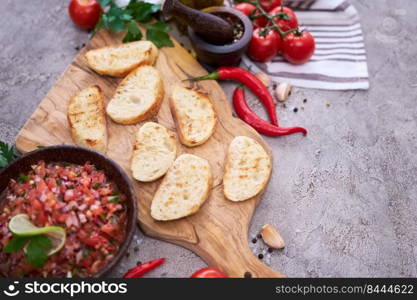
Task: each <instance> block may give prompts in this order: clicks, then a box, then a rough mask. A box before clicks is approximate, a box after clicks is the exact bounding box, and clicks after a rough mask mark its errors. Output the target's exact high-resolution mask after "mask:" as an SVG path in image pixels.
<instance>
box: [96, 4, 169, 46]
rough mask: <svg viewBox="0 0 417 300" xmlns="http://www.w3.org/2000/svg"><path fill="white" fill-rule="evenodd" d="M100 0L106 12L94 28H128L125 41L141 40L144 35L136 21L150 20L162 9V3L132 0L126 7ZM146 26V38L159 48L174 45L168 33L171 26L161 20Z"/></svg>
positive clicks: (119, 29)
mask: <svg viewBox="0 0 417 300" xmlns="http://www.w3.org/2000/svg"><path fill="white" fill-rule="evenodd" d="M99 2H100V5H101V7H102V9H103V11H104V13H103V14H102V15H101V17H100V20H99V22H98V23H97V25H96V27H95V28H94V33H95V32H97V31H98V30H99V29H100V28H105V29H107V30H111V31H124V30H127V33H126V35H125V37H124V38H123V42H124V43H127V42H133V41H139V40H141V39H142V38H143V35H142V32H141V31H140V29H139V27H138V24H137V23H136V22H139V23H141V24H146V23H148V22H150V21H151V20H152V16H153V14H155V13H156V12H157V11H158V10H160V9H161V5H157V4H152V3H148V2H143V1H138V0H130V2H129V4H128V5H127V6H126V7H118V6H117V5H116V4H115V3H114V2H115V1H112V0H100V1H99ZM146 28H147V34H146V38H147V39H148V40H149V41H151V42H153V43H154V44H155V45H156V46H157V47H158V48H160V47H164V46H168V47H173V46H174V44H173V43H172V41H171V39H170V37H169V34H168V32H169V30H170V28H169V26H167V25H166V24H165V23H163V22H160V21H159V22H156V23H153V24H147V25H146Z"/></svg>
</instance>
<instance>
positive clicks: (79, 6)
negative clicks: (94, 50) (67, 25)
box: [68, 0, 101, 29]
mask: <svg viewBox="0 0 417 300" xmlns="http://www.w3.org/2000/svg"><path fill="white" fill-rule="evenodd" d="M68 11H69V15H70V17H71V20H72V22H74V24H75V25H78V26H79V27H81V28H83V29H92V28H94V26H96V24H97V22H98V20H99V19H100V15H101V6H100V3H99V2H98V1H97V0H71V2H70V5H69V6H68Z"/></svg>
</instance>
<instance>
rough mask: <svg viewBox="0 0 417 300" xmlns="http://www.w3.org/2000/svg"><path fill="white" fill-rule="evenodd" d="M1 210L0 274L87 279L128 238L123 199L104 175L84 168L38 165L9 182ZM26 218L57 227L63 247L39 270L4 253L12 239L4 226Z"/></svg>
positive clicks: (18, 254)
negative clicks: (15, 218)
mask: <svg viewBox="0 0 417 300" xmlns="http://www.w3.org/2000/svg"><path fill="white" fill-rule="evenodd" d="M5 197H6V198H5V199H3V201H2V203H1V206H0V275H1V276H5V277H91V276H93V275H94V274H95V273H97V272H98V271H100V270H101V269H102V268H104V267H105V266H106V265H108V264H109V263H110V261H111V260H112V259H113V258H114V256H115V254H116V253H117V252H118V250H119V246H120V244H121V243H122V242H123V241H124V239H125V236H126V226H127V205H126V197H125V195H123V194H121V193H119V191H118V189H117V186H116V185H115V184H114V183H113V182H110V181H109V180H108V179H107V178H106V175H105V174H104V172H103V171H100V170H97V169H96V168H95V166H94V165H93V164H91V163H89V162H87V163H86V164H85V165H83V166H81V165H76V164H68V163H48V164H45V162H44V161H40V162H39V163H38V164H36V165H33V166H32V170H31V171H29V172H28V173H26V174H20V176H19V178H17V179H13V180H11V181H10V183H9V186H8V188H7V190H6V194H5ZM18 214H27V215H28V216H29V218H30V219H31V221H32V223H33V224H35V225H36V226H38V227H44V226H52V225H53V226H60V227H63V228H64V229H65V231H66V233H67V239H66V242H65V246H64V247H63V248H62V249H61V250H60V251H59V252H58V253H56V254H54V255H52V256H50V257H48V260H47V262H46V264H45V265H44V266H43V267H42V268H34V267H32V266H30V265H28V264H26V263H25V257H24V252H23V250H21V251H18V252H15V253H4V252H3V249H4V247H5V246H6V245H7V244H8V243H9V242H10V240H11V239H12V237H13V236H12V233H11V232H10V231H9V228H8V222H9V221H10V219H11V218H12V217H13V216H15V215H18Z"/></svg>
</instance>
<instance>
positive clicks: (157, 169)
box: [131, 122, 177, 182]
mask: <svg viewBox="0 0 417 300" xmlns="http://www.w3.org/2000/svg"><path fill="white" fill-rule="evenodd" d="M176 153H177V144H176V139H175V134H174V133H173V132H172V131H170V130H168V129H166V128H165V127H164V126H162V125H160V124H157V123H154V122H147V123H145V124H144V125H143V126H142V127H141V128H140V129H139V131H138V133H137V135H136V142H135V149H134V151H133V157H132V163H131V169H132V173H133V177H134V178H135V179H136V180H139V181H143V182H150V181H154V180H156V179H158V178H160V177H161V176H163V175H165V173H166V172H167V171H168V169H169V168H170V167H171V165H172V163H173V162H174V160H175V156H176Z"/></svg>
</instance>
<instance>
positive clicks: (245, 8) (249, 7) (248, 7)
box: [234, 2, 256, 17]
mask: <svg viewBox="0 0 417 300" xmlns="http://www.w3.org/2000/svg"><path fill="white" fill-rule="evenodd" d="M234 9H236V10H238V11H240V12H241V13H243V14H245V15H246V16H248V17H249V15H250V14H251V12H253V11H254V10H255V9H256V7H255V5H253V4H250V3H245V2H242V3H239V4H237V5H235V6H234Z"/></svg>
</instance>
